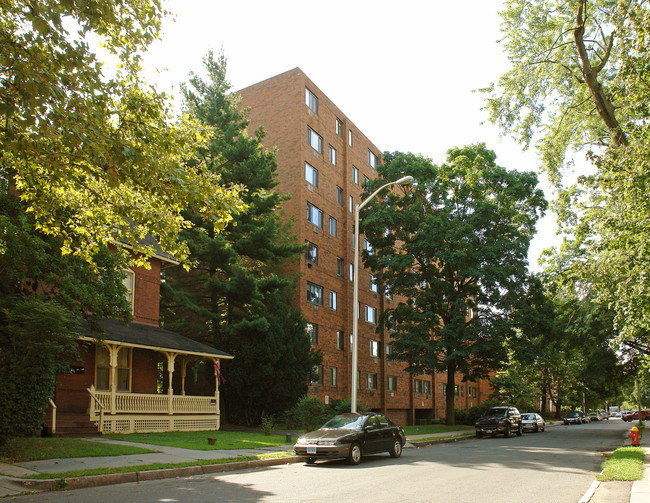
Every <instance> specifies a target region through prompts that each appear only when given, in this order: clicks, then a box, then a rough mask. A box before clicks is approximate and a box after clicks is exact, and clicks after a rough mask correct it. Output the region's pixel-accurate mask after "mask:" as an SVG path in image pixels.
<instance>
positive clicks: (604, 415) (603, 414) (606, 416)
mask: <svg viewBox="0 0 650 503" xmlns="http://www.w3.org/2000/svg"><path fill="white" fill-rule="evenodd" d="M598 417H599V418H600V420H601V421H605V420H607V421H609V414H608V413H607V412H605V411H602V412H599V413H598Z"/></svg>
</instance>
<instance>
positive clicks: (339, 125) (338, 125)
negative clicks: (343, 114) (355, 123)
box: [336, 117, 343, 138]
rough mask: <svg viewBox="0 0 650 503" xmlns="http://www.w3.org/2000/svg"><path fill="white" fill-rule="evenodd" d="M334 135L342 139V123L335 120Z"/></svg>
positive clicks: (339, 120) (337, 119)
mask: <svg viewBox="0 0 650 503" xmlns="http://www.w3.org/2000/svg"><path fill="white" fill-rule="evenodd" d="M336 134H337V135H339V136H340V137H341V138H343V121H342V120H341V119H339V118H338V117H337V118H336Z"/></svg>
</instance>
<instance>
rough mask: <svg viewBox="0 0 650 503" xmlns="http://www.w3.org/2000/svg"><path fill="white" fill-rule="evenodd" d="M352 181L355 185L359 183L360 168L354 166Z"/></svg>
mask: <svg viewBox="0 0 650 503" xmlns="http://www.w3.org/2000/svg"><path fill="white" fill-rule="evenodd" d="M352 181H353V182H354V183H359V168H357V167H356V166H352Z"/></svg>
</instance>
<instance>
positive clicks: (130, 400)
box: [90, 391, 219, 416]
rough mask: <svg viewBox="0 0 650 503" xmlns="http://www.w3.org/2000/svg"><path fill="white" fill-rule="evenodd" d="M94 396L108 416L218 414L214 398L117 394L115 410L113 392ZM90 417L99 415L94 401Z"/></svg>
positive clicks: (104, 392)
mask: <svg viewBox="0 0 650 503" xmlns="http://www.w3.org/2000/svg"><path fill="white" fill-rule="evenodd" d="M94 396H95V397H96V398H97V401H98V402H99V403H100V404H101V405H102V407H103V409H104V412H105V413H106V414H170V415H173V414H218V413H219V408H218V407H217V403H216V400H215V398H214V397H210V396H186V395H173V396H172V397H171V407H170V402H169V400H170V396H169V395H162V394H161V395H147V394H142V393H116V394H115V410H112V409H111V392H110V391H94ZM90 415H91V416H94V415H97V407H96V405H95V402H94V400H93V401H91V403H90Z"/></svg>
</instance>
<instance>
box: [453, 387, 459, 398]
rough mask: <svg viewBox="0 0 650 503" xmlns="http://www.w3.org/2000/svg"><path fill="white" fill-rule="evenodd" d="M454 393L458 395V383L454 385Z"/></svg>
mask: <svg viewBox="0 0 650 503" xmlns="http://www.w3.org/2000/svg"><path fill="white" fill-rule="evenodd" d="M454 394H455V395H456V396H458V395H459V391H458V385H456V386H454Z"/></svg>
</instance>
